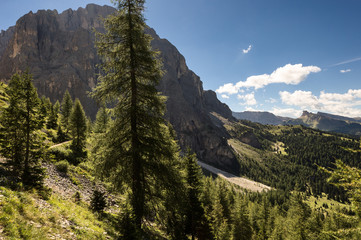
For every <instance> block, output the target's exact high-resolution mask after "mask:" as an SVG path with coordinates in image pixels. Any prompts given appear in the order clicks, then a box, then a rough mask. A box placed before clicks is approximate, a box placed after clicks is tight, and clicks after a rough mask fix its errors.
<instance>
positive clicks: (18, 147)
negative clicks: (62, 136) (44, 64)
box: [0, 72, 45, 187]
mask: <svg viewBox="0 0 361 240" xmlns="http://www.w3.org/2000/svg"><path fill="white" fill-rule="evenodd" d="M6 94H7V95H8V98H9V103H8V107H7V108H5V109H3V111H2V113H1V117H0V122H1V134H2V136H3V137H2V138H1V139H0V146H1V148H0V152H1V155H2V156H3V157H5V158H6V160H7V166H8V167H9V169H10V171H11V172H12V175H13V177H14V178H15V179H16V181H20V182H22V183H23V184H24V185H25V186H30V187H31V186H41V185H42V180H43V177H44V172H43V169H42V168H41V166H40V162H39V161H40V160H41V159H42V158H43V157H44V152H45V149H44V148H45V147H44V143H43V141H44V137H43V136H42V134H41V133H40V131H38V130H40V129H41V128H42V127H43V123H44V122H43V116H42V114H41V113H40V100H39V98H38V94H37V92H36V89H35V88H34V86H33V84H32V76H31V74H29V73H28V72H25V73H23V74H22V75H18V74H15V75H13V76H12V78H11V80H10V82H9V85H8V87H7V88H6Z"/></svg>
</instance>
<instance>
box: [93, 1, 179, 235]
mask: <svg viewBox="0 0 361 240" xmlns="http://www.w3.org/2000/svg"><path fill="white" fill-rule="evenodd" d="M114 2H115V3H116V4H117V11H116V12H115V13H114V14H113V15H110V16H109V17H108V18H107V19H105V22H104V23H105V29H106V33H105V34H100V33H99V34H97V47H98V53H99V55H100V56H102V57H103V61H104V63H103V64H102V66H101V67H102V71H103V72H104V73H105V75H104V76H101V77H100V78H99V84H98V85H97V87H96V88H95V90H94V92H93V95H94V96H95V97H96V98H97V99H98V100H99V101H100V102H113V103H114V102H115V107H114V121H113V123H112V124H111V126H110V130H109V131H108V132H107V133H106V135H105V138H106V141H103V142H104V144H105V145H106V146H105V147H103V148H102V149H103V151H104V152H103V154H100V155H99V159H97V161H98V162H97V166H98V167H99V170H100V172H101V173H102V174H103V176H105V177H108V178H109V179H110V180H111V181H112V182H113V183H114V185H115V186H117V187H118V188H122V187H123V188H126V189H128V190H129V191H130V194H129V196H130V197H129V202H130V206H131V209H130V211H131V214H130V217H131V222H132V224H133V226H134V229H136V233H134V236H136V237H135V238H137V237H139V236H140V235H142V234H143V233H142V232H143V230H142V227H143V228H144V227H145V226H146V225H144V224H143V223H144V220H145V216H153V215H154V214H156V213H155V212H154V210H155V209H157V206H159V204H160V203H161V202H162V201H163V200H164V199H165V196H164V194H166V192H167V191H173V192H174V190H176V189H177V187H176V186H177V183H176V181H179V178H178V177H177V176H178V175H179V174H178V172H179V171H178V169H177V166H179V161H178V159H179V158H178V156H177V152H178V147H177V144H176V142H175V141H174V140H173V139H172V137H171V134H170V131H169V128H168V126H167V125H166V124H165V122H164V119H163V115H164V111H165V104H164V101H165V98H164V97H161V96H160V95H159V93H158V92H157V89H156V86H157V84H158V82H159V80H160V79H161V77H162V71H161V63H160V61H159V60H158V57H157V53H156V52H154V51H152V50H151V47H150V41H151V37H150V36H149V35H147V34H145V33H144V29H145V27H146V25H145V22H144V17H143V15H142V12H143V11H144V0H117V1H114ZM137 234H138V235H137Z"/></svg>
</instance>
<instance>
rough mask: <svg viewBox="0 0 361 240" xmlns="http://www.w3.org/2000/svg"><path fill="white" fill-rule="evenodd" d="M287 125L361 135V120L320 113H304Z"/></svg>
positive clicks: (289, 121) (287, 122)
mask: <svg viewBox="0 0 361 240" xmlns="http://www.w3.org/2000/svg"><path fill="white" fill-rule="evenodd" d="M285 124H290V125H298V124H300V125H303V126H307V127H311V128H316V129H320V130H323V131H329V132H336V133H345V134H350V135H361V124H360V120H359V119H355V118H348V117H343V116H337V115H332V114H328V113H322V112H318V113H317V114H314V113H310V112H307V111H303V113H302V115H301V116H300V117H299V118H297V119H293V120H288V121H286V122H285Z"/></svg>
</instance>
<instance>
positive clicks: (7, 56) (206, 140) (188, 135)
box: [0, 4, 239, 174]
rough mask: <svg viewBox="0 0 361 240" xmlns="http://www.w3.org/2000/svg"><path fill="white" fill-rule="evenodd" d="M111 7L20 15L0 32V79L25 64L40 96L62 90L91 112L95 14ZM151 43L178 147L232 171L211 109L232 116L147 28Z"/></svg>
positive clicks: (233, 164)
mask: <svg viewBox="0 0 361 240" xmlns="http://www.w3.org/2000/svg"><path fill="white" fill-rule="evenodd" d="M113 11H114V8H111V7H108V6H103V7H101V6H98V5H94V4H90V5H88V6H87V7H86V8H79V9H78V10H76V11H73V10H71V9H69V10H66V11H64V12H63V13H61V14H58V12H57V11H50V10H47V11H44V10H41V11H38V12H37V13H32V12H30V13H28V14H26V15H25V16H23V17H22V18H20V19H19V20H18V21H17V23H16V26H15V27H13V28H11V29H9V30H7V31H3V32H2V33H1V35H0V80H1V81H5V82H6V81H7V80H8V79H9V78H10V77H11V75H12V74H14V73H15V72H17V71H19V70H25V69H26V68H29V69H30V71H31V72H32V73H33V76H34V84H35V86H36V87H37V89H38V92H39V94H40V95H45V96H48V97H50V99H51V100H52V101H53V102H54V101H56V100H60V99H61V98H62V96H63V94H64V92H65V91H66V90H67V89H68V90H69V92H70V94H71V95H72V96H73V97H77V98H79V99H80V100H81V102H82V104H83V106H84V108H85V110H86V112H87V113H88V114H89V115H91V116H94V115H95V113H96V110H97V106H96V104H95V103H94V101H93V100H91V99H90V98H88V96H87V92H89V91H91V89H92V88H93V87H94V86H95V85H96V81H97V74H98V71H97V67H96V66H97V64H98V63H99V58H98V57H97V54H96V49H95V47H94V32H93V30H92V29H93V28H95V29H96V30H97V31H103V30H104V29H103V27H102V24H101V21H100V19H99V16H102V17H105V16H107V15H109V14H111V13H112V12H113ZM147 33H149V34H150V35H152V37H153V38H154V40H153V41H152V46H153V48H154V49H157V50H160V51H161V57H162V59H163V63H164V70H165V72H166V73H165V75H164V77H163V79H162V81H161V82H160V85H159V90H160V91H161V92H162V93H163V95H165V96H167V97H168V99H167V113H166V118H167V119H168V120H169V121H170V122H171V124H172V125H173V127H174V129H175V130H176V132H177V136H178V138H179V143H180V145H181V147H182V148H183V149H185V148H186V147H188V146H189V147H191V148H192V149H193V150H194V151H195V152H196V153H197V155H198V157H199V158H200V159H201V160H203V161H205V162H207V163H210V164H212V165H214V166H216V167H218V168H221V169H224V170H227V171H230V172H232V173H236V174H237V173H238V171H239V165H238V161H237V160H236V158H235V156H234V154H233V152H232V150H231V148H230V147H229V146H228V144H227V138H228V137H229V136H228V134H227V132H226V131H225V130H224V129H223V128H222V126H221V125H220V124H217V119H215V117H214V114H213V115H212V114H211V113H217V114H218V115H220V116H222V117H224V118H227V119H230V120H233V117H232V112H231V111H230V109H229V108H228V106H227V105H225V104H222V103H221V102H219V100H218V99H217V97H216V94H215V93H214V92H213V91H204V90H203V86H202V82H201V80H200V78H199V77H198V76H197V75H196V74H195V73H194V72H192V71H191V70H189V69H188V67H187V65H186V61H185V59H184V57H183V56H182V55H181V54H180V53H179V51H178V50H177V49H176V48H175V47H174V46H173V45H172V44H171V43H170V42H169V41H167V40H166V39H161V38H160V37H159V36H158V35H157V34H156V33H155V31H154V30H153V29H147Z"/></svg>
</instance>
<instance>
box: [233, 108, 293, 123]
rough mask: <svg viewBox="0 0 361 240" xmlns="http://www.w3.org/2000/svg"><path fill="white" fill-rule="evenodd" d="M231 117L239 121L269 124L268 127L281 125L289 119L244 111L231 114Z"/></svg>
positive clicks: (270, 114)
mask: <svg viewBox="0 0 361 240" xmlns="http://www.w3.org/2000/svg"><path fill="white" fill-rule="evenodd" d="M232 115H233V116H234V117H235V118H237V119H239V120H248V121H251V122H257V123H261V124H270V125H281V124H283V123H284V122H285V121H288V120H290V119H291V118H287V117H280V116H276V115H274V114H273V113H270V112H255V111H244V112H232Z"/></svg>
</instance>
